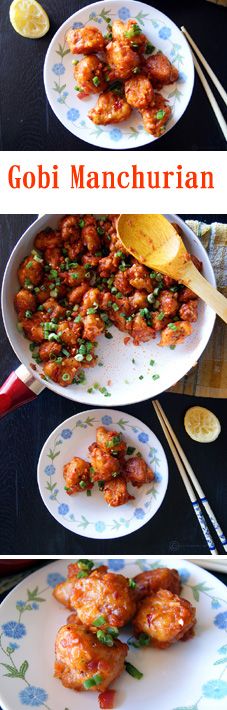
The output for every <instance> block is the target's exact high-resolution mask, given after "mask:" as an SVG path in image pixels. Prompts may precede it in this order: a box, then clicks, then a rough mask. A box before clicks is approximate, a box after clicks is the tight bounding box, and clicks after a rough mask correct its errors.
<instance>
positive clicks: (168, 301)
mask: <svg viewBox="0 0 227 710" xmlns="http://www.w3.org/2000/svg"><path fill="white" fill-rule="evenodd" d="M158 300H159V303H160V306H159V307H160V311H162V313H164V314H165V316H175V315H176V313H177V311H178V301H177V293H172V291H165V290H164V291H161V292H160V294H159V296H158Z"/></svg>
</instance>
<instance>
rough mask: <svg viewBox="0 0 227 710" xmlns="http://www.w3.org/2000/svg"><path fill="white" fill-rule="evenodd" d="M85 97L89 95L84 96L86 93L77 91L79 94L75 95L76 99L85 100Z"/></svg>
mask: <svg viewBox="0 0 227 710" xmlns="http://www.w3.org/2000/svg"><path fill="white" fill-rule="evenodd" d="M87 96H89V94H86V91H79V93H78V94H77V98H78V99H86V98H87Z"/></svg>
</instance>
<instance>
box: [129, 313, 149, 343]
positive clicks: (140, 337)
mask: <svg viewBox="0 0 227 710" xmlns="http://www.w3.org/2000/svg"><path fill="white" fill-rule="evenodd" d="M131 334H132V337H133V342H134V344H135V345H139V344H140V343H146V342H147V341H148V340H151V338H154V337H155V330H154V329H153V328H152V327H151V326H150V325H147V322H146V320H145V318H143V316H142V315H140V313H137V315H136V316H135V318H133V320H132V330H131Z"/></svg>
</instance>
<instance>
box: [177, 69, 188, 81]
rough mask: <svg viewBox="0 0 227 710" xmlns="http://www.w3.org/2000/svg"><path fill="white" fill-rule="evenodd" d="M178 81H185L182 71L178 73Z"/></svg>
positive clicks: (185, 77)
mask: <svg viewBox="0 0 227 710" xmlns="http://www.w3.org/2000/svg"><path fill="white" fill-rule="evenodd" d="M179 80H180V81H187V76H186V74H185V73H184V72H183V71H180V72H179Z"/></svg>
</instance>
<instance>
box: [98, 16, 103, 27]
mask: <svg viewBox="0 0 227 710" xmlns="http://www.w3.org/2000/svg"><path fill="white" fill-rule="evenodd" d="M97 22H98V24H99V25H100V23H101V22H102V18H101V17H99V19H98V20H97Z"/></svg>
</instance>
